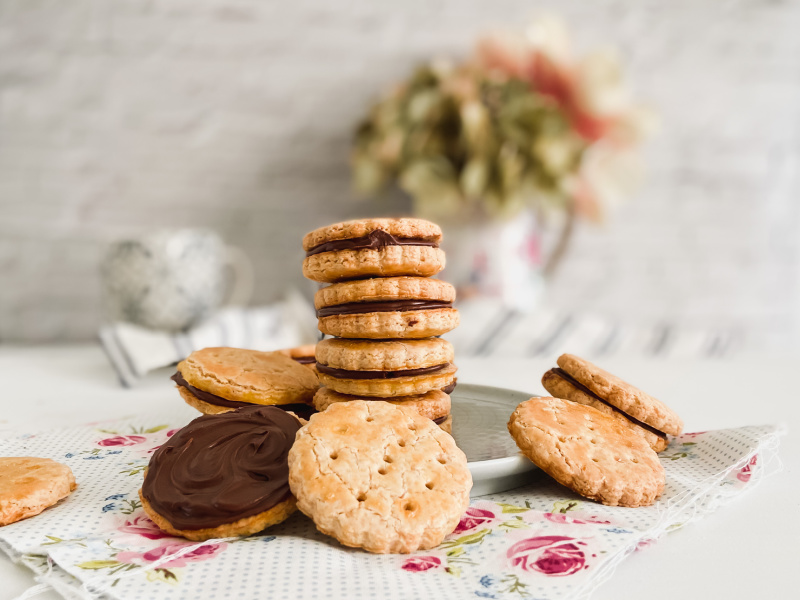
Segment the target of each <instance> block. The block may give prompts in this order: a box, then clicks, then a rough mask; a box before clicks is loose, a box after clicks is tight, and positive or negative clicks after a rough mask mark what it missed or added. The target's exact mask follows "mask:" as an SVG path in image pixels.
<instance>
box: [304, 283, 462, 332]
mask: <svg viewBox="0 0 800 600" xmlns="http://www.w3.org/2000/svg"><path fill="white" fill-rule="evenodd" d="M455 297H456V291H455V288H454V287H453V286H452V285H450V284H449V283H447V282H445V281H440V280H438V279H427V278H425V277H384V278H376V279H362V280H358V281H345V282H342V283H335V284H333V285H330V286H328V287H324V288H322V289H320V290H319V291H318V292H317V293H316V295H315V296H314V306H315V307H316V309H317V318H318V320H319V330H320V331H321V332H322V333H325V334H327V335H334V336H337V337H342V338H370V339H403V338H427V337H433V336H437V335H442V334H444V333H447V332H448V331H450V330H452V329H455V328H456V327H458V323H459V316H458V310H456V309H455V308H453V301H454V300H455Z"/></svg>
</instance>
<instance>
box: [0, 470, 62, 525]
mask: <svg viewBox="0 0 800 600" xmlns="http://www.w3.org/2000/svg"><path fill="white" fill-rule="evenodd" d="M76 487H77V484H76V483H75V477H74V476H73V475H72V470H71V469H70V468H69V467H68V466H67V465H63V464H61V463H59V462H56V461H54V460H50V459H49V458H36V457H33V456H17V457H9V458H0V526H2V525H8V524H9V523H15V522H16V521H21V520H22V519H27V518H28V517H32V516H34V515H38V514H39V513H40V512H42V511H43V510H44V509H46V508H48V507H50V506H53V505H54V504H56V503H57V502H58V501H60V500H63V499H64V498H66V497H67V496H69V495H70V493H71V492H72V490H74V489H75V488H76Z"/></svg>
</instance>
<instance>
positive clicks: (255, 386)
mask: <svg viewBox="0 0 800 600" xmlns="http://www.w3.org/2000/svg"><path fill="white" fill-rule="evenodd" d="M172 379H173V381H175V383H176V384H177V385H178V391H179V392H180V394H181V397H182V398H183V399H184V400H185V401H186V403H187V404H189V405H190V406H193V407H194V408H196V409H197V410H199V411H200V412H202V413H205V414H218V413H223V412H228V411H231V410H234V409H236V408H240V407H243V406H252V405H254V404H264V405H278V406H280V407H281V408H283V409H285V410H292V411H294V412H297V413H298V414H300V413H302V412H303V411H306V412H308V411H309V408H308V407H309V406H310V404H311V400H312V399H313V397H314V393H315V392H316V391H317V389H318V388H319V380H318V379H317V376H316V375H315V374H314V372H313V371H312V370H311V369H309V368H307V367H304V366H303V365H301V364H300V363H299V362H297V361H295V360H293V359H291V358H289V357H288V356H286V355H284V354H281V353H278V352H259V351H257V350H245V349H242V348H204V349H202V350H196V351H195V352H192V353H191V354H190V355H189V356H188V357H187V358H186V360H183V361H181V362H180V363H178V370H177V372H176V373H175V375H173V376H172ZM300 416H303V417H304V418H306V416H304V415H303V414H300Z"/></svg>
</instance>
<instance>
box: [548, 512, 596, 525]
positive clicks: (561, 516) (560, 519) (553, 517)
mask: <svg viewBox="0 0 800 600" xmlns="http://www.w3.org/2000/svg"><path fill="white" fill-rule="evenodd" d="M544 518H545V519H547V520H548V521H551V522H552V523H561V524H573V525H588V524H590V523H598V524H600V525H611V521H603V520H602V519H601V518H600V517H593V516H589V517H586V520H585V521H583V520H581V519H576V518H574V517H570V516H569V515H568V514H566V513H545V515H544Z"/></svg>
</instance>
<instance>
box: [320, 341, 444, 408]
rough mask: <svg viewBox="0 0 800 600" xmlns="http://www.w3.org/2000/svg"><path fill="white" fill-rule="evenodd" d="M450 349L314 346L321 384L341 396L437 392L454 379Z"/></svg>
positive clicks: (428, 344)
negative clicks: (315, 347)
mask: <svg viewBox="0 0 800 600" xmlns="http://www.w3.org/2000/svg"><path fill="white" fill-rule="evenodd" d="M452 360H453V347H452V346H451V345H450V342H447V341H445V340H443V339H441V338H430V339H424V340H402V341H400V340H386V341H377V340H374V341H373V340H346V339H339V338H333V339H326V340H322V341H321V342H320V343H319V344H317V372H318V373H319V379H320V382H321V383H322V384H323V385H325V386H327V387H329V388H331V389H332V390H334V391H336V392H339V393H341V394H350V395H353V396H369V397H378V398H393V397H396V396H411V395H415V394H424V393H425V392H428V391H430V390H437V389H442V388H444V387H447V386H449V385H450V384H452V383H453V381H454V380H455V374H456V370H457V369H456V366H455V365H454V364H453V363H452Z"/></svg>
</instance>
